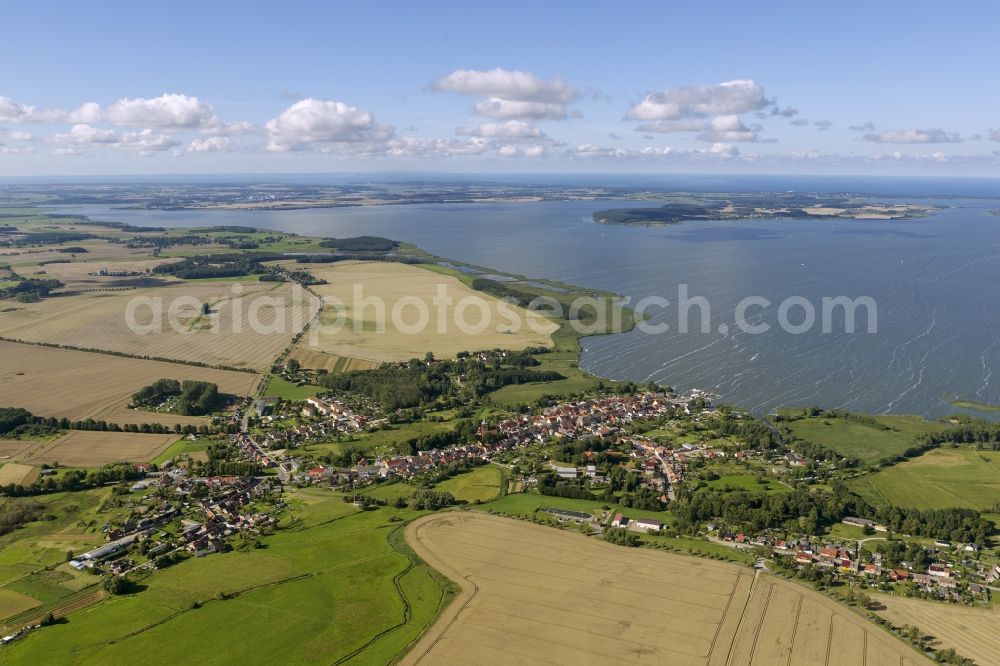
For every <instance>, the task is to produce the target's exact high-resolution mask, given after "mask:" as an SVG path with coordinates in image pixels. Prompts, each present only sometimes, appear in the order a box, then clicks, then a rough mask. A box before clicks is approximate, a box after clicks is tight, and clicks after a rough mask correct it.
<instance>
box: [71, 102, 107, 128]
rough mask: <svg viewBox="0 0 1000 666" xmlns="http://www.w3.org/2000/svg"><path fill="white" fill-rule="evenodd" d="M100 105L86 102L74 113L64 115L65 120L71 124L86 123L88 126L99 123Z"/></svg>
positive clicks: (100, 115)
mask: <svg viewBox="0 0 1000 666" xmlns="http://www.w3.org/2000/svg"><path fill="white" fill-rule="evenodd" d="M102 115H103V114H102V112H101V105H100V104H98V103H97V102H86V103H84V104H81V105H80V108H78V109H77V110H76V111H71V112H70V113H68V114H66V120H67V121H68V122H71V123H86V124H88V125H90V124H94V123H99V122H101V117H102Z"/></svg>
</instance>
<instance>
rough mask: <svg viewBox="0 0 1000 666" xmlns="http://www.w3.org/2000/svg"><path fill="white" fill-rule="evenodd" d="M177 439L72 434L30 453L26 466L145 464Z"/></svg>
mask: <svg viewBox="0 0 1000 666" xmlns="http://www.w3.org/2000/svg"><path fill="white" fill-rule="evenodd" d="M178 439H179V437H178V435H146V434H140V433H131V432H98V431H91V430H73V431H70V432H68V433H66V434H65V435H63V436H62V437H58V438H56V439H55V440H53V441H52V442H50V443H48V444H47V445H46V446H44V447H42V448H41V449H39V450H37V451H33V452H32V453H31V456H30V458H29V459H28V460H27V462H29V463H32V464H35V465H41V464H43V463H47V464H50V465H51V464H52V463H55V462H58V463H59V464H60V465H65V466H66V467H100V466H101V465H106V464H107V463H113V462H131V463H147V462H150V461H151V460H152V459H153V458H155V457H156V456H158V455H160V454H161V453H162V452H163V451H165V450H166V449H167V447H169V446H170V445H171V444H173V443H174V442H176V441H177V440H178Z"/></svg>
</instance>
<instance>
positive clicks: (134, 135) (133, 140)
mask: <svg viewBox="0 0 1000 666" xmlns="http://www.w3.org/2000/svg"><path fill="white" fill-rule="evenodd" d="M119 145H120V146H121V147H122V148H124V149H127V150H134V151H136V152H137V153H139V154H140V155H143V156H149V155H153V154H155V153H158V152H160V151H164V150H170V149H171V148H174V147H175V146H179V145H181V142H180V141H178V140H177V139H175V138H173V137H171V136H167V135H166V134H156V133H155V132H153V130H151V129H144V130H142V131H140V132H130V133H128V134H123V135H122V137H121V142H120V144H119Z"/></svg>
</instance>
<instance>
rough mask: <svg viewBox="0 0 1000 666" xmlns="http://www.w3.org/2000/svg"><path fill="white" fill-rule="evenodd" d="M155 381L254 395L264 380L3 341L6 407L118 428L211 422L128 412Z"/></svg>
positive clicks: (1, 395)
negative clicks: (137, 396) (138, 394)
mask: <svg viewBox="0 0 1000 666" xmlns="http://www.w3.org/2000/svg"><path fill="white" fill-rule="evenodd" d="M157 379H179V380H185V379H194V380H201V381H206V382H212V383H214V384H218V386H219V391H220V392H222V393H228V394H231V395H250V394H252V393H253V391H254V389H255V387H256V385H257V382H258V380H259V379H260V377H259V376H258V375H256V374H253V373H249V372H233V371H231V370H217V369H214V368H199V367H195V366H190V365H184V364H180V363H166V362H163V361H145V360H141V359H133V358H125V357H121V356H111V355H108V354H99V353H94V352H81V351H75V350H71V349H54V348H51V347H42V346H39V345H28V344H19V343H16V342H4V341H0V405H2V406H5V407H23V408H24V409H27V410H28V411H30V412H32V413H33V414H37V415H39V416H55V417H58V418H63V417H66V418H68V419H72V420H79V419H86V418H93V419H95V420H101V419H103V420H106V421H110V422H114V423H119V424H127V423H162V424H164V425H166V426H173V425H174V424H175V423H180V424H181V425H187V424H189V423H190V424H193V425H199V424H202V423H208V419H207V418H205V417H192V416H179V415H176V414H161V413H157V412H148V411H138V410H131V409H128V408H127V405H128V402H129V397H130V396H131V395H132V394H133V393H135V392H136V391H137V390H139V389H140V388H142V387H143V386H147V385H148V384H150V383H152V382H154V381H156V380H157Z"/></svg>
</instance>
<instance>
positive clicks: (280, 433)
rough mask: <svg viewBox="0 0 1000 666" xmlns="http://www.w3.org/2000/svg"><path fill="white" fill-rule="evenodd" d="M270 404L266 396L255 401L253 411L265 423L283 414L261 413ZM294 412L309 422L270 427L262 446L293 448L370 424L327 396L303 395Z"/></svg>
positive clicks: (362, 416) (354, 430)
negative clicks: (299, 405) (266, 414)
mask: <svg viewBox="0 0 1000 666" xmlns="http://www.w3.org/2000/svg"><path fill="white" fill-rule="evenodd" d="M270 405H271V403H270V402H267V399H266V398H262V399H261V400H259V401H258V406H257V413H258V416H260V417H262V420H263V421H264V422H265V423H268V422H272V421H276V420H280V419H281V418H283V415H275V414H271V415H268V416H264V413H265V412H266V411H267V409H268V407H270ZM298 415H299V416H301V417H302V418H306V419H310V420H311V421H312V422H310V423H304V424H302V425H298V426H293V427H291V428H273V429H270V430H268V431H267V432H266V433H265V434H264V436H263V438H262V440H261V445H262V447H263V448H268V449H285V448H295V447H298V446H301V445H302V444H305V443H307V442H314V441H325V440H328V439H329V438H330V436H331V435H335V434H337V433H341V432H357V431H359V430H364V429H365V428H366V427H368V426H370V425H372V423H370V422H369V420H368V418H367V417H366V416H364V415H362V414H356V413H355V412H354V411H353V410H351V408H350V407H348V406H347V405H345V404H344V403H343V402H341V401H339V400H334V399H330V398H307V399H306V401H305V405H304V406H303V407H302V409H301V410H300V412H299V414H298Z"/></svg>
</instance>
